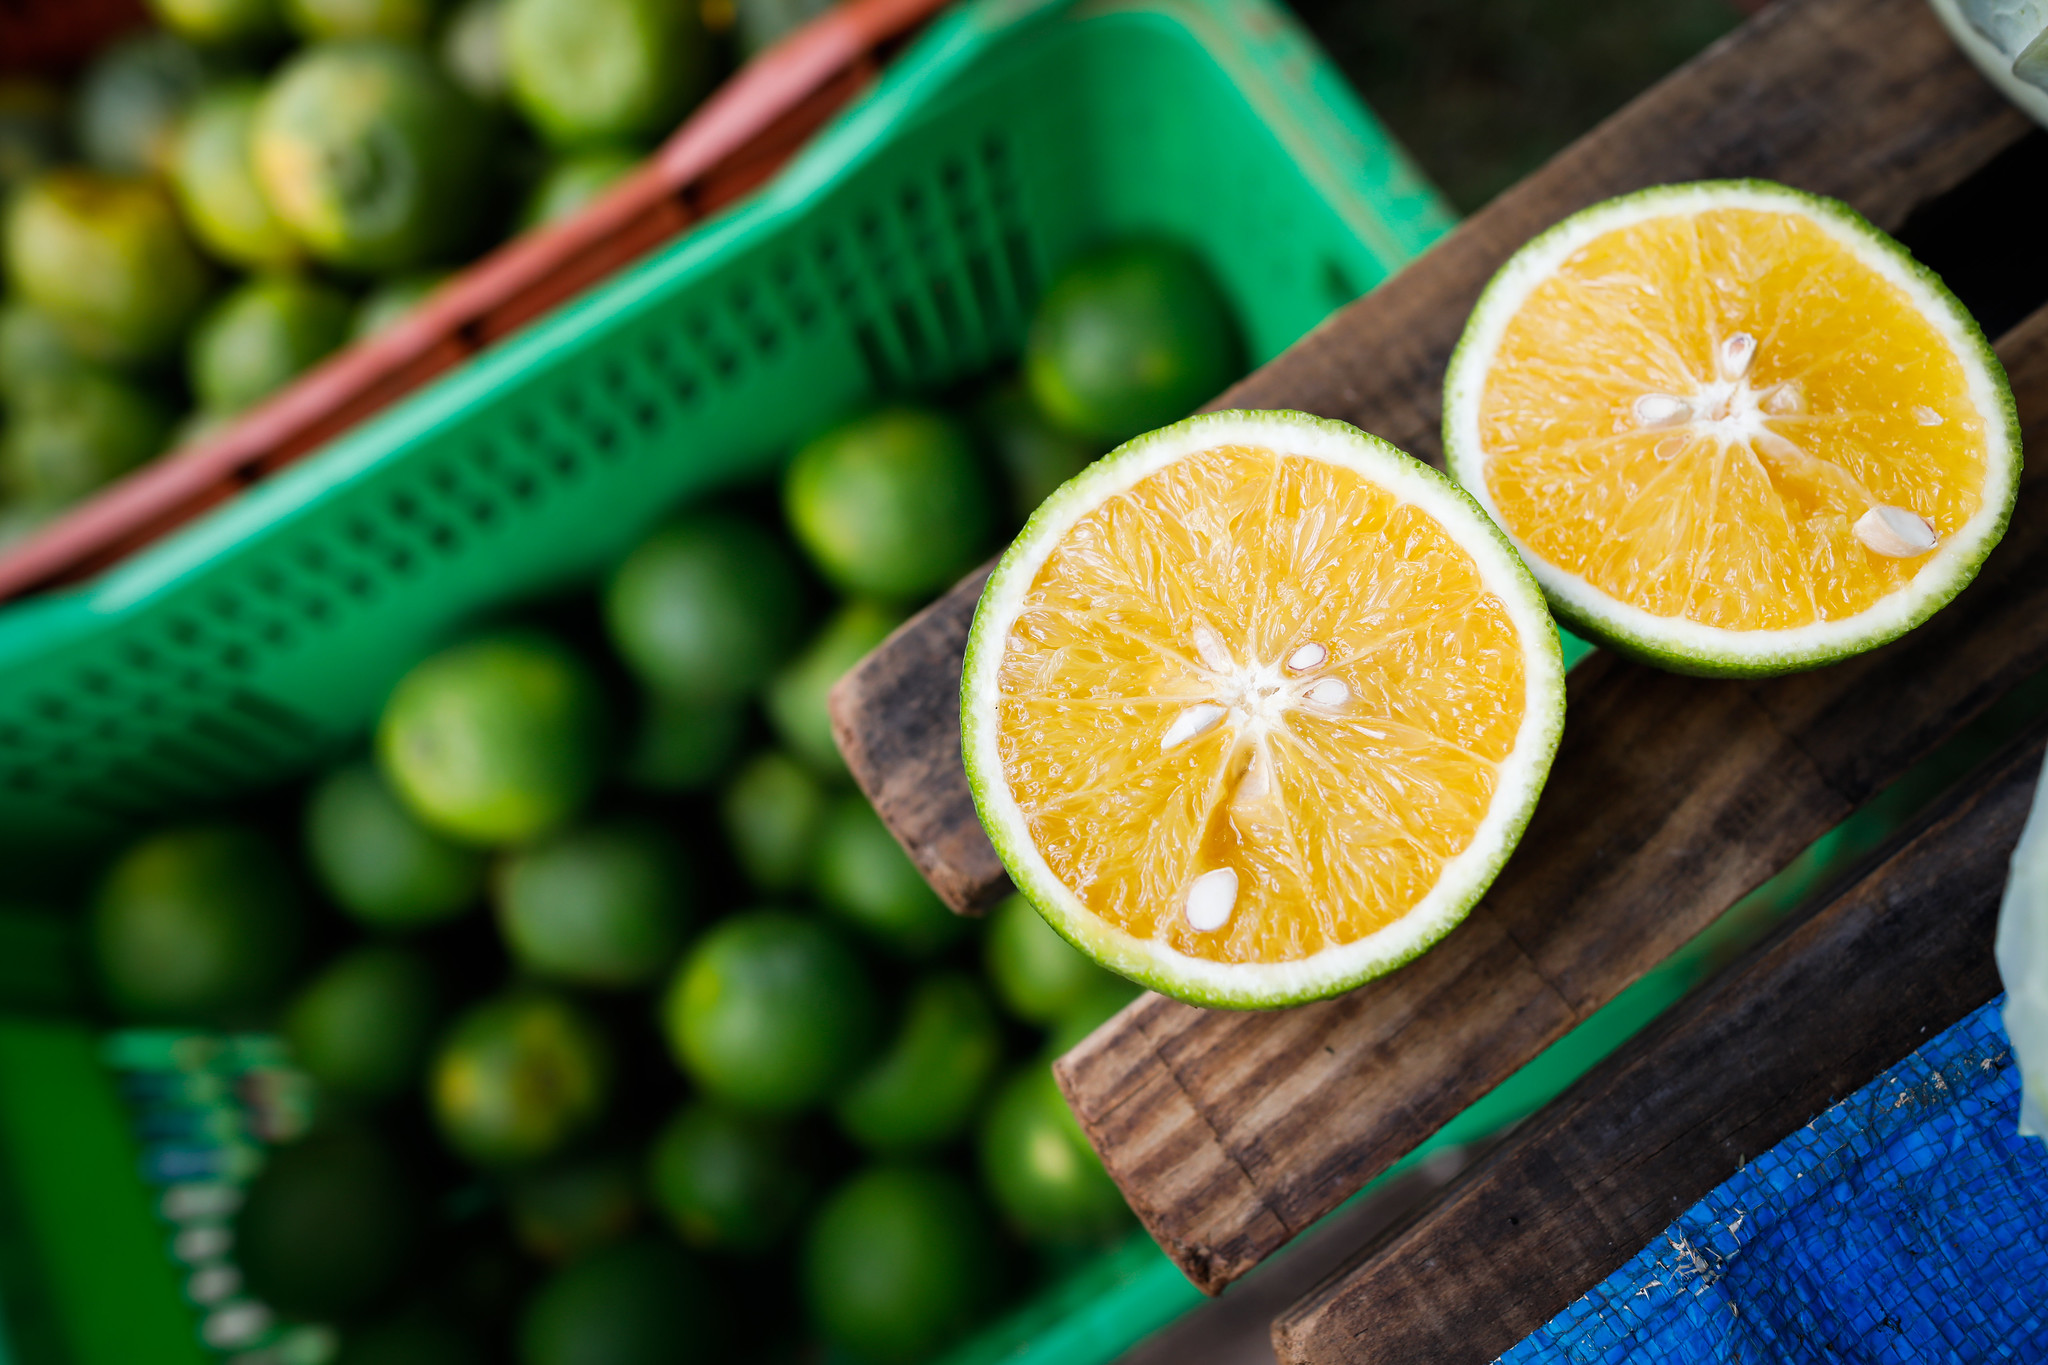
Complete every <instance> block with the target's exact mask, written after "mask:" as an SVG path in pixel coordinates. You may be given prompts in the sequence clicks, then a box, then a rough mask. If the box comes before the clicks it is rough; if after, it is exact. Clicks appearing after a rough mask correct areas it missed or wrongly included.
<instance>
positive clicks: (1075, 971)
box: [984, 896, 1138, 1027]
mask: <svg viewBox="0 0 2048 1365" xmlns="http://www.w3.org/2000/svg"><path fill="white" fill-rule="evenodd" d="M987 945H988V946H987V950H986V953H985V955H984V961H985V962H986V965H987V967H988V978H989V980H990V981H992V982H994V983H995V988H996V996H997V998H998V999H1000V1000H1001V1001H1002V1002H1003V1004H1004V1005H1005V1006H1006V1007H1007V1008H1008V1009H1009V1011H1010V1013H1012V1014H1014V1015H1016V1016H1017V1017H1018V1018H1019V1019H1022V1020H1024V1021H1025V1022H1026V1023H1029V1024H1040V1025H1045V1026H1047V1027H1050V1026H1052V1025H1054V1024H1057V1023H1059V1022H1060V1021H1061V1020H1063V1019H1066V1018H1067V1017H1069V1016H1070V1015H1072V1014H1073V1013H1074V1012H1075V1011H1076V1010H1077V1009H1080V1008H1083V1007H1085V1006H1086V1005H1087V1004H1088V1003H1089V1001H1090V1000H1091V999H1094V998H1097V997H1099V996H1100V995H1102V994H1104V993H1107V992H1112V991H1117V990H1121V991H1122V993H1123V996H1124V999H1125V1000H1129V999H1130V997H1131V996H1133V995H1135V994H1136V993H1137V989H1138V988H1137V987H1135V986H1133V985H1131V984H1130V983H1129V982H1127V981H1125V980H1124V979H1123V978H1122V977H1120V976H1117V975H1116V974H1115V973H1114V972H1110V971H1106V970H1104V969H1103V968H1101V967H1098V966H1096V965H1095V963H1093V962H1092V961H1090V960H1089V959H1088V957H1087V956H1086V955H1085V954H1083V953H1082V951H1081V950H1080V949H1079V948H1076V947H1075V946H1074V945H1073V944H1071V943H1069V942H1067V941H1066V940H1065V939H1063V938H1061V937H1060V936H1059V932H1058V931H1057V930H1055V929H1054V928H1053V927H1052V926H1051V925H1050V924H1047V923H1046V922H1045V919H1044V917H1043V916H1041V915H1040V914H1039V913H1038V912H1037V911H1036V910H1033V909H1032V908H1031V902H1029V901H1027V900H1025V899H1024V898H1023V897H1022V896H1011V897H1010V898H1009V899H1007V900H1005V901H1004V902H1003V903H1002V904H1000V905H998V906H997V907H996V908H995V910H994V911H993V912H992V913H991V914H990V915H989V917H988V940H987Z"/></svg>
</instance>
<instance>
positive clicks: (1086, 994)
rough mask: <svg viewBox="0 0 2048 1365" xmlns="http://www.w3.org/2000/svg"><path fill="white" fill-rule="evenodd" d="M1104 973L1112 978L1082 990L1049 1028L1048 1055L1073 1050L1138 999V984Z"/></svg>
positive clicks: (1053, 1055) (1051, 1055)
mask: <svg viewBox="0 0 2048 1365" xmlns="http://www.w3.org/2000/svg"><path fill="white" fill-rule="evenodd" d="M1103 975H1104V976H1105V977H1107V978H1108V979H1107V980H1102V981H1097V982H1094V983H1093V984H1091V985H1090V986H1089V987H1088V988H1087V989H1086V990H1084V991H1082V992H1081V994H1080V996H1079V997H1078V998H1076V999H1075V1000H1074V1001H1073V1003H1071V1004H1069V1005H1068V1006H1067V1008H1066V1011H1065V1013H1063V1014H1061V1015H1060V1017H1059V1021H1058V1022H1057V1023H1055V1024H1054V1025H1053V1026H1052V1027H1051V1028H1050V1029H1048V1030H1047V1031H1046V1035H1045V1055H1046V1056H1048V1057H1057V1056H1060V1055H1061V1054H1062V1053H1066V1052H1070V1051H1072V1050H1073V1049H1074V1048H1075V1047H1076V1046H1077V1045H1078V1044H1079V1043H1080V1041H1081V1040H1082V1039H1083V1038H1086V1037H1087V1036H1088V1035H1089V1034H1091V1033H1093V1032H1095V1030H1096V1029H1098V1028H1101V1027H1102V1026H1103V1025H1104V1024H1106V1023H1108V1022H1109V1018H1110V1016H1111V1015H1113V1014H1115V1013H1116V1012H1117V1011H1118V1010H1120V1009H1122V1008H1123V1007H1124V1006H1125V1005H1128V1004H1130V1003H1131V1002H1132V1001H1133V1000H1136V999H1137V998H1138V992H1139V989H1140V988H1139V987H1138V986H1136V985H1135V984H1133V983H1131V982H1129V981H1126V980H1124V979H1123V978H1122V977H1120V976H1115V975H1112V974H1110V973H1107V972H1105V973H1104V974H1103Z"/></svg>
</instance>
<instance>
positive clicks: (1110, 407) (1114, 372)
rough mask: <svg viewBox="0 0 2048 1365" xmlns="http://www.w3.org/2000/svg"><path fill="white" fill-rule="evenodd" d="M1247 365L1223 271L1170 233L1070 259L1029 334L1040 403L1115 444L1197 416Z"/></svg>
mask: <svg viewBox="0 0 2048 1365" xmlns="http://www.w3.org/2000/svg"><path fill="white" fill-rule="evenodd" d="M1243 366H1244V360H1243V349H1242V347H1241V345H1240V344H1239V342H1238V337H1237V327H1236V324H1235V322H1234V321H1233V320H1232V318H1231V314H1230V305H1229V304H1228V303H1227V302H1226V301H1225V300H1224V298H1223V294H1222V292H1221V291H1220V290H1218V289H1217V287H1216V283H1215V281H1214V280H1213V279H1211V278H1210V276H1209V273H1208V271H1207V270H1206V269H1205V268H1204V267H1203V265H1202V263H1201V262H1200V261H1199V260H1197V259H1196V258H1195V257H1194V256H1193V255H1192V254H1191V253H1189V252H1188V251H1187V250H1185V249H1184V248H1181V247H1178V246H1174V245H1171V244H1168V243H1164V242H1142V241H1141V242H1127V243H1124V244H1122V245H1119V246H1113V247H1110V248H1108V249H1107V250H1103V251H1097V252H1094V253H1092V254H1090V255H1087V256H1084V257H1082V258H1081V259H1080V260H1078V261H1076V262H1074V263H1073V264H1072V265H1070V266H1068V267H1067V268H1066V269H1065V270H1064V271H1062V272H1061V273H1060V275H1059V278H1058V279H1056V280H1054V281H1053V285H1052V288H1051V289H1049V290H1047V291H1046V295H1045V298H1044V300H1043V301H1041V302H1040V303H1039V305H1038V311H1037V313H1036V315H1035V316H1034V317H1033V318H1032V320H1031V331H1030V335H1029V337H1028V338H1027V339H1026V341H1025V344H1024V378H1025V381H1026V382H1027V383H1028V384H1029V386H1030V389H1031V396H1032V397H1033V398H1034V399H1036V400H1037V403H1038V406H1039V408H1040V410H1041V411H1043V412H1044V413H1045V415H1046V416H1047V417H1049V418H1051V419H1052V420H1053V421H1054V422H1055V423H1056V424H1058V425H1059V426H1060V427H1062V428H1064V429H1065V430H1067V431H1070V432H1072V433H1074V434H1075V435H1076V436H1081V437H1085V438H1087V439H1090V440H1094V441H1099V442H1102V443H1103V444H1105V445H1115V444H1117V443H1118V442H1120V441H1127V440H1129V439H1130V438H1131V437H1133V436H1136V435H1137V434H1138V433H1139V432H1142V431H1150V430H1151V429H1152V428H1154V427H1160V426H1165V425H1166V424H1167V423H1168V422H1172V421H1175V420H1177V419H1179V418H1182V417H1185V416H1187V415H1188V414H1189V413H1190V412H1193V411H1194V410H1195V409H1196V408H1197V407H1199V406H1201V405H1202V404H1203V403H1205V402H1207V401H1208V400H1209V399H1211V398H1214V397H1215V396H1216V395H1217V394H1219V393H1221V392H1222V391H1223V389H1224V387H1225V386H1226V385H1228V384H1229V383H1230V381H1231V380H1233V379H1235V378H1237V376H1238V374H1239V373H1240V372H1241V371H1242V369H1243Z"/></svg>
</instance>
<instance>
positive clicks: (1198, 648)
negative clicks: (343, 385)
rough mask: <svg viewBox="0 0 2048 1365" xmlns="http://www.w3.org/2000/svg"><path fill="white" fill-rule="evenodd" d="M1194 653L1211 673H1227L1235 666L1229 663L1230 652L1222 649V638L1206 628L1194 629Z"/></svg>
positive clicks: (1197, 627)
mask: <svg viewBox="0 0 2048 1365" xmlns="http://www.w3.org/2000/svg"><path fill="white" fill-rule="evenodd" d="M1194 639H1195V653H1197V654H1199V655H1200V656H1201V657H1202V662H1203V663H1204V664H1206V665H1207V666H1208V668H1209V671H1210V672H1211V673H1229V672H1232V671H1233V670H1234V669H1235V668H1236V667H1237V665H1236V664H1234V663H1232V662H1231V661H1230V651H1229V650H1227V649H1225V648H1224V647H1223V637H1222V636H1220V635H1218V634H1217V633H1216V632H1215V631H1213V630H1211V629H1209V628H1208V627H1207V626H1196V627H1195V629H1194Z"/></svg>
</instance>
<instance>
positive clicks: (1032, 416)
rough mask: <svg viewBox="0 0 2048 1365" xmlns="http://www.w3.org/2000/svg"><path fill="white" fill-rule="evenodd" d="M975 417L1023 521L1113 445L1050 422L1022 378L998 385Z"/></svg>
mask: <svg viewBox="0 0 2048 1365" xmlns="http://www.w3.org/2000/svg"><path fill="white" fill-rule="evenodd" d="M974 416H975V425H976V426H977V427H978V428H979V430H980V434H981V436H982V438H983V439H984V440H986V441H987V442H988V444H989V447H990V448H991V449H992V450H994V451H995V455H996V463H997V464H998V465H1000V466H1001V468H1002V471H1003V475H1004V477H1005V479H1006V480H1007V481H1008V483H1009V485H1010V513H1011V516H1013V517H1014V518H1015V519H1016V520H1017V521H1019V522H1021V521H1023V520H1024V519H1025V518H1027V517H1029V516H1030V515H1031V514H1032V513H1033V512H1035V511H1037V510H1038V504H1040V503H1042V502H1044V501H1045V500H1046V499H1047V498H1049V497H1051V496H1052V495H1053V492H1054V490H1056V489H1057V488H1058V487H1059V486H1060V485H1061V484H1063V483H1065V482H1066V481H1067V480H1068V479H1071V478H1073V477H1074V476H1075V475H1076V474H1078V473H1080V472H1081V471H1082V470H1084V469H1086V468H1087V467H1088V466H1089V465H1090V464H1092V463H1094V461H1095V460H1096V459H1097V457H1099V456H1100V455H1102V453H1103V452H1104V451H1106V450H1107V449H1108V448H1109V447H1108V446H1106V445H1104V444H1103V443H1102V442H1100V441H1091V440H1088V439H1087V438H1085V437H1080V436H1073V435H1070V434H1068V433H1067V432H1064V431H1061V430H1060V429H1059V428H1058V427H1056V426H1054V425H1053V424H1052V423H1051V422H1049V421H1047V420H1046V418H1045V414H1044V413H1042V412H1040V411H1039V410H1038V405H1037V404H1036V403H1034V402H1032V401H1031V395H1030V394H1029V393H1027V392H1026V391H1025V389H1024V382H1023V380H1021V379H1009V380H1006V381H1004V382H1003V383H1002V384H1000V385H998V386H997V387H996V388H995V389H994V390H993V391H991V392H990V393H989V395H988V396H987V397H986V398H984V399H983V400H982V401H981V402H980V404H978V405H977V406H976V408H975V412H974Z"/></svg>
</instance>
